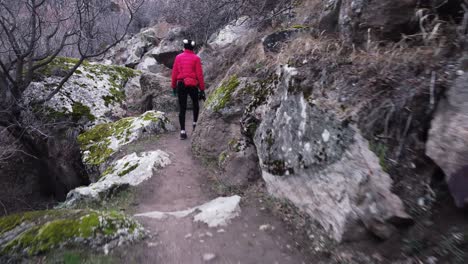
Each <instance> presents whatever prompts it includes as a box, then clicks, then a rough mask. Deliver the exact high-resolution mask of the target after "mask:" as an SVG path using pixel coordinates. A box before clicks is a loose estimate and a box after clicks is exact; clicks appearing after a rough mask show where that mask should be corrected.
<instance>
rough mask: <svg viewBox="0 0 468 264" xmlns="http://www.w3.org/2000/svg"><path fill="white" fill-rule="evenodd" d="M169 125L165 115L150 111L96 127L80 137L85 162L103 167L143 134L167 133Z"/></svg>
mask: <svg viewBox="0 0 468 264" xmlns="http://www.w3.org/2000/svg"><path fill="white" fill-rule="evenodd" d="M169 124H170V121H169V119H168V118H167V117H166V116H165V115H164V113H162V112H156V111H148V112H146V113H144V114H143V115H141V116H139V117H128V118H123V119H121V120H119V121H117V122H114V123H105V124H99V125H96V126H94V127H93V128H91V129H90V130H88V131H86V132H84V133H82V134H81V135H79V136H78V142H79V144H80V147H81V150H82V151H83V153H84V158H83V159H84V162H85V163H86V164H89V165H97V166H98V165H101V164H103V163H104V162H105V161H107V160H108V159H109V157H111V156H112V154H114V153H115V152H116V151H117V150H118V149H120V148H121V147H122V146H123V145H126V144H128V143H130V142H133V141H135V140H138V139H139V138H140V137H141V136H142V134H143V132H145V133H161V132H165V131H166V130H167V128H168V127H170V125H169Z"/></svg>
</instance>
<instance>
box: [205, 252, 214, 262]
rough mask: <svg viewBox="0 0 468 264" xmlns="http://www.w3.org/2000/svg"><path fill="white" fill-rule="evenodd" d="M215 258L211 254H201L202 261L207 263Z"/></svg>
mask: <svg viewBox="0 0 468 264" xmlns="http://www.w3.org/2000/svg"><path fill="white" fill-rule="evenodd" d="M215 258H216V255H215V254H213V253H205V254H203V261H205V262H209V261H212V260H214V259H215Z"/></svg>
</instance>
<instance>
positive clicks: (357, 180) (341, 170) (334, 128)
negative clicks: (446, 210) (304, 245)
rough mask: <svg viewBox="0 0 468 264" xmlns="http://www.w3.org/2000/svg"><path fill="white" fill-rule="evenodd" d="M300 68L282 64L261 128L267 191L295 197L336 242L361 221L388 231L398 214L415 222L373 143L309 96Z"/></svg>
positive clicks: (258, 142) (260, 149) (257, 137)
mask: <svg viewBox="0 0 468 264" xmlns="http://www.w3.org/2000/svg"><path fill="white" fill-rule="evenodd" d="M301 74H302V73H301ZM296 75H298V70H297V69H294V68H289V67H283V69H282V70H281V79H280V82H279V83H278V85H277V87H276V93H275V94H274V95H273V96H272V97H271V98H270V99H269V100H268V104H267V105H266V106H265V107H264V108H262V109H263V111H262V113H261V114H260V117H259V119H260V120H261V123H260V125H259V127H258V128H257V130H256V132H255V137H254V142H255V145H256V147H257V152H258V156H259V159H260V166H261V169H262V174H263V178H264V180H265V182H266V185H267V189H268V191H269V193H271V194H272V195H273V196H275V197H278V198H286V199H288V200H290V201H291V202H292V203H293V204H294V205H295V206H297V207H298V208H300V209H301V210H303V211H304V212H306V213H307V214H308V215H309V216H310V217H311V218H312V219H314V220H316V221H317V222H319V223H320V224H321V225H322V227H323V228H324V229H325V230H326V231H327V232H328V233H329V234H330V236H331V237H332V238H334V239H335V240H336V241H341V240H342V238H343V235H344V234H345V233H347V232H348V231H349V232H352V231H351V230H352V229H353V226H356V225H357V224H358V223H359V222H361V221H362V222H363V223H364V225H365V227H366V228H367V229H368V230H369V231H371V232H374V233H376V234H377V235H379V236H382V237H388V236H389V233H388V232H387V231H388V230H392V226H393V225H394V224H393V223H392V222H393V221H396V220H400V222H401V223H402V224H403V223H407V222H411V218H410V216H409V215H407V214H406V212H405V210H404V206H403V203H402V201H401V200H400V199H399V197H398V196H396V195H395V194H393V193H392V192H391V187H392V180H391V178H390V176H389V175H388V174H387V173H385V172H384V171H383V170H382V168H381V167H380V165H379V161H378V158H377V157H376V156H375V154H374V153H373V152H371V151H370V150H369V146H368V142H367V141H366V140H365V139H364V138H363V137H362V136H361V135H360V133H359V131H357V130H356V129H354V128H353V127H350V126H349V125H348V124H347V123H346V122H342V121H340V120H338V119H337V117H336V116H335V115H334V114H333V113H332V112H330V111H328V110H325V109H322V108H321V107H320V106H318V105H314V104H312V103H310V102H308V101H306V100H305V99H304V96H303V93H302V90H301V85H300V83H299V82H298V81H296V79H295V78H296V77H295V76H296ZM375 223H379V225H376V224H375ZM381 225H383V227H385V228H383V227H382V226H381ZM387 227H388V228H387Z"/></svg>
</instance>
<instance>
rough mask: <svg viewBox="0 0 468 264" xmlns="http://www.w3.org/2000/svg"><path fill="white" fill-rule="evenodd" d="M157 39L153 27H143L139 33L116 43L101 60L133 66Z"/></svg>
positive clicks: (155, 43) (156, 42)
mask: <svg viewBox="0 0 468 264" xmlns="http://www.w3.org/2000/svg"><path fill="white" fill-rule="evenodd" d="M158 41H159V40H158V39H157V37H156V32H155V30H154V29H152V28H148V29H144V30H142V31H141V32H140V33H138V34H136V35H134V36H132V37H131V38H129V39H125V40H124V41H122V42H120V43H119V44H117V46H115V47H114V48H112V49H111V50H110V51H109V52H108V53H107V54H106V55H105V56H104V59H103V60H105V61H109V62H110V64H116V65H123V66H126V67H129V68H135V67H136V66H137V65H138V64H139V63H140V61H141V59H142V57H143V55H144V54H145V53H146V52H147V51H148V50H149V49H150V48H151V47H154V46H156V45H157V44H158Z"/></svg>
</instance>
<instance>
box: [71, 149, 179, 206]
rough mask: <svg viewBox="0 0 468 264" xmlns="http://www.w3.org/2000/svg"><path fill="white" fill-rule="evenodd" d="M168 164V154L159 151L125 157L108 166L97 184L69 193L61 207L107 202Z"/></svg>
mask: <svg viewBox="0 0 468 264" xmlns="http://www.w3.org/2000/svg"><path fill="white" fill-rule="evenodd" d="M170 163H171V161H170V160H169V154H167V153H165V152H163V151H160V150H158V151H152V152H144V153H141V154H139V155H137V154H136V153H133V154H130V155H127V156H125V157H123V158H121V159H119V160H117V161H115V162H113V163H112V164H111V165H109V166H108V167H107V169H106V171H104V172H103V174H102V175H101V177H100V178H99V180H98V181H97V182H95V183H92V184H91V185H89V186H86V187H79V188H76V189H74V190H72V191H71V192H69V193H68V195H67V200H66V201H65V203H64V204H63V205H62V206H63V207H66V208H70V207H75V206H77V205H80V204H81V205H82V204H88V203H92V202H96V203H99V202H100V201H103V200H107V198H109V196H111V195H113V194H115V193H116V190H122V189H124V188H126V187H128V186H137V185H140V184H141V183H143V182H144V181H145V180H147V179H149V178H151V177H152V176H153V170H154V169H155V168H163V167H165V166H167V165H169V164H170Z"/></svg>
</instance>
